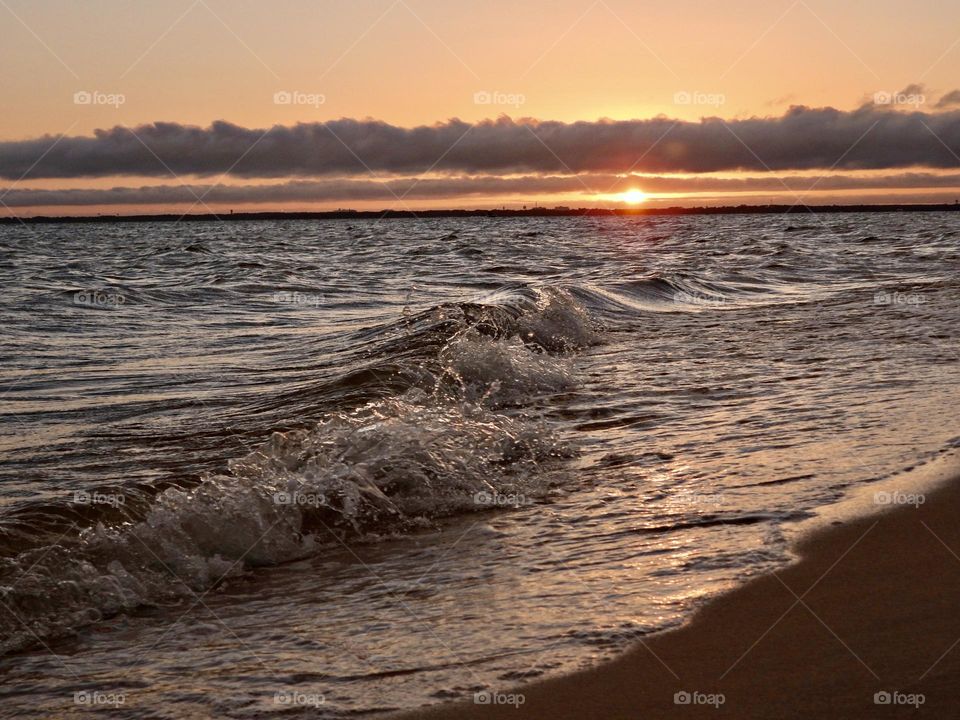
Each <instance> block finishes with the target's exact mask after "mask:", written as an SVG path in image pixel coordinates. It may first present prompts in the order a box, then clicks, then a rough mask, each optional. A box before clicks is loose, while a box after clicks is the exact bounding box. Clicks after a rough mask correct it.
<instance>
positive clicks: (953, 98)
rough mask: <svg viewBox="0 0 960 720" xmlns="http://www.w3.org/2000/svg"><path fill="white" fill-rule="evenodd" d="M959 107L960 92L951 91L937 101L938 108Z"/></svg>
mask: <svg viewBox="0 0 960 720" xmlns="http://www.w3.org/2000/svg"><path fill="white" fill-rule="evenodd" d="M956 105H960V90H951V91H950V92H948V93H947V94H946V95H944V96H943V97H942V98H940V99H939V100H938V101H937V107H938V108H946V107H954V106H956Z"/></svg>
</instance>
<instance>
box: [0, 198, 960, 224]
mask: <svg viewBox="0 0 960 720" xmlns="http://www.w3.org/2000/svg"><path fill="white" fill-rule="evenodd" d="M956 211H960V203H943V204H929V205H907V204H904V205H724V206H717V207H668V208H568V207H554V208H546V207H534V208H525V209H523V210H507V209H496V210H416V211H413V210H329V211H325V212H249V213H233V212H225V213H223V214H219V215H217V214H214V213H205V214H197V215H180V214H176V213H169V214H160V215H79V216H44V215H37V216H34V217H24V218H17V217H4V218H0V224H12V223H91V222H93V223H96V222H101V223H102V222H109V223H117V222H177V221H181V220H188V221H193V222H210V221H223V220H231V221H240V220H382V219H388V220H402V219H423V218H485V217H489V218H527V217H631V216H647V215H751V214H771V215H786V214H804V213H813V214H819V213H895V212H956Z"/></svg>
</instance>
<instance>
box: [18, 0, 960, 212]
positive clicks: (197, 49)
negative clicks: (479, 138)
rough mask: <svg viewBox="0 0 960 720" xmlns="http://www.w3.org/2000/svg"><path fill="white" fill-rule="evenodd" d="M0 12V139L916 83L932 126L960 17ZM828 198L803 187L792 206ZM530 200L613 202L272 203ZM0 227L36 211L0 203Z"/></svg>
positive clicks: (858, 7) (751, 101) (751, 100)
mask: <svg viewBox="0 0 960 720" xmlns="http://www.w3.org/2000/svg"><path fill="white" fill-rule="evenodd" d="M0 17H2V18H3V19H2V22H0V62H2V64H3V67H4V80H3V97H4V112H3V115H2V117H0V142H2V141H19V140H29V139H34V138H38V137H40V136H42V135H45V134H50V135H52V136H54V137H57V136H60V135H63V134H66V135H67V136H90V135H91V134H92V133H93V131H95V130H96V129H99V128H110V127H114V126H117V125H121V126H131V127H136V126H139V125H142V124H145V123H153V122H156V121H170V122H176V123H181V124H184V125H198V126H202V127H206V126H209V124H210V123H211V122H213V121H216V120H227V121H229V122H230V123H233V124H236V125H239V126H242V127H245V128H268V127H270V126H272V125H278V124H279V125H293V124H295V123H298V122H309V123H314V122H325V121H329V120H334V119H338V118H355V119H364V118H375V119H377V120H383V121H385V122H387V123H390V124H391V125H396V126H400V127H413V126H417V125H431V124H433V123H437V122H442V121H446V120H448V119H450V118H460V119H462V120H464V121H466V122H476V121H480V120H483V119H486V118H495V117H497V116H498V115H501V114H506V115H509V116H511V117H513V118H522V117H529V118H537V119H540V120H559V121H565V122H572V121H578V120H586V121H595V120H597V119H599V118H612V119H617V120H626V119H634V118H637V119H644V118H651V117H654V116H657V115H665V116H667V117H669V118H677V119H682V120H697V119H699V118H700V117H703V116H719V117H722V118H725V119H730V120H732V119H737V118H746V117H751V116H759V117H777V116H781V115H782V114H783V113H784V112H785V111H786V110H787V109H788V107H789V106H790V105H794V104H797V105H801V104H802V105H806V106H809V107H826V106H830V107H835V108H838V109H841V110H853V109H855V108H857V107H859V106H861V105H862V104H863V103H865V102H872V101H873V100H874V99H875V98H876V97H878V96H877V93H881V95H880V96H879V97H884V96H883V93H888V94H895V93H897V92H898V91H900V90H901V89H904V88H908V86H910V85H911V84H921V85H922V87H921V88H919V89H915V90H914V92H913V93H908V94H907V95H909V97H908V96H907V95H905V96H904V97H902V98H900V100H901V101H902V102H901V104H902V106H901V107H896V108H893V109H895V110H898V111H902V112H905V113H906V112H912V111H914V110H921V111H925V112H926V111H930V112H932V111H935V106H936V103H937V102H938V100H939V99H940V98H942V97H943V96H944V95H945V94H947V93H949V92H950V91H953V90H954V89H956V88H957V86H958V85H960V73H958V72H957V71H958V70H960V4H957V3H956V2H948V1H947V0H919V1H918V2H914V3H905V2H903V1H902V0H896V1H894V0H871V1H870V2H867V1H859V0H852V1H848V2H844V3H842V4H838V3H834V2H825V1H823V0H797V1H795V2H788V1H784V2H769V1H760V0H741V1H739V2H729V3H715V2H706V1H703V0H701V1H699V2H694V1H693V0H674V2H671V3H646V2H640V3H638V2H632V1H627V0H596V1H594V0H576V1H573V0H552V1H551V2H542V1H541V0H529V1H528V2H524V3H517V2H503V1H501V0H488V1H487V2H484V3H469V4H467V3H464V4H462V5H455V4H452V3H450V2H448V1H446V2H441V1H439V0H370V1H369V2H368V1H365V0H359V1H353V2H349V1H346V0H345V1H342V2H341V1H339V0H334V1H322V2H318V1H317V0H278V1H276V2H267V1H266V0H168V1H166V2H163V3H151V2H147V1H146V0H141V1H136V0H135V1H130V0H87V1H86V2H83V3H77V2H72V1H69V0H4V2H3V3H2V4H0ZM84 92H86V93H99V94H98V95H95V99H94V100H93V101H92V102H90V103H89V104H82V103H81V104H78V103H77V102H75V95H76V94H77V93H84ZM278 93H293V94H295V99H294V100H293V101H292V102H290V103H289V104H283V101H282V98H283V96H280V97H281V103H280V104H278V103H277V102H276V97H277V94H278ZM87 97H90V96H89V95H88V96H87ZM286 97H288V98H289V97H294V96H291V95H287V96H286ZM894 97H895V95H894ZM945 109H949V108H945ZM947 144H948V145H949V144H950V141H949V140H948V142H947ZM956 150H957V151H958V152H960V148H956ZM957 165H958V167H960V159H958V162H957ZM917 171H918V172H922V171H923V169H922V168H919V169H917ZM958 171H960V169H958ZM898 172H900V171H898ZM937 172H946V170H945V168H939V169H938V170H937ZM745 174H747V175H751V176H756V173H745ZM780 174H784V175H788V174H789V175H795V174H796V173H794V172H791V173H780ZM442 175H443V174H442V173H441V174H440V176H441V177H442ZM430 177H433V175H430ZM382 179H384V178H383V177H382V176H381V175H380V174H375V175H374V176H373V177H371V176H369V175H368V176H367V177H366V180H368V181H377V180H382ZM16 180H17V176H16V175H15V176H13V177H11V178H10V179H8V180H4V181H0V188H2V189H0V202H2V198H3V197H4V193H5V192H6V191H7V190H10V189H15V190H21V191H22V190H30V189H38V188H94V187H115V186H116V187H128V188H137V187H141V186H144V185H160V184H169V185H181V184H191V185H192V184H200V185H209V184H212V183H215V182H217V181H220V182H222V183H224V184H227V185H230V184H236V183H240V184H244V185H249V184H251V183H257V182H266V180H262V179H258V180H250V179H249V178H247V179H243V180H239V179H237V178H235V177H232V176H229V175H228V176H225V177H223V178H219V177H217V176H214V177H207V178H199V177H194V176H190V175H185V176H184V175H177V176H174V175H173V174H171V175H170V176H168V177H166V178H160V177H150V178H144V177H128V176H125V175H123V174H121V173H118V174H117V175H116V176H114V177H108V178H96V179H93V178H90V177H82V176H78V177H70V178H63V179H55V178H49V179H24V180H22V181H19V182H17V181H16ZM282 180H283V178H276V177H274V178H271V179H270V182H281V181H282ZM904 192H906V191H904ZM848 194H849V193H848V192H847V191H844V192H839V191H838V192H836V193H829V192H827V193H822V192H820V193H816V194H814V195H811V196H810V197H808V198H807V201H809V202H814V201H816V202H821V201H830V200H831V199H832V198H834V197H836V198H841V199H842V198H844V197H845V196H847V195H848ZM900 194H901V191H899V190H897V189H890V188H887V189H883V190H880V191H878V190H864V192H861V193H859V194H858V197H862V198H863V197H869V198H871V199H877V200H878V201H880V200H883V199H884V198H887V197H891V198H892V197H898V196H899V195H900ZM909 194H910V196H911V197H923V198H926V199H941V198H943V199H945V198H947V197H949V198H950V199H951V200H952V199H953V197H954V195H955V194H956V190H955V189H954V188H953V187H947V188H942V187H941V188H936V189H927V190H918V189H917V188H910V189H909ZM665 197H666V199H668V200H669V201H670V203H671V204H697V203H702V202H710V203H715V202H723V203H726V202H728V200H729V196H728V195H727V194H722V193H721V194H718V193H717V192H715V191H714V192H710V193H707V194H703V193H699V194H697V195H691V196H689V197H687V198H686V201H685V196H684V194H683V193H679V194H674V193H671V194H669V196H665ZM743 198H745V199H744V201H748V202H754V201H759V200H758V198H762V199H763V200H764V201H765V200H767V199H771V198H773V199H777V198H779V199H780V200H783V201H786V202H793V201H795V199H796V196H794V195H792V194H791V193H789V192H784V193H777V192H770V191H764V192H763V193H759V194H758V193H756V192H750V193H748V194H745V195H744V196H743ZM531 200H536V201H539V202H546V203H547V204H549V203H550V202H553V201H556V202H562V203H563V204H571V203H573V204H577V203H578V202H579V204H589V205H600V204H609V203H617V202H618V198H617V197H616V196H613V197H610V196H606V195H605V194H602V193H601V194H597V193H592V192H587V191H586V190H585V191H584V192H582V193H581V192H571V193H557V194H552V195H551V194H543V195H541V196H534V195H530V196H511V195H506V196H504V195H495V196H487V197H484V196H477V195H467V196H464V197H462V198H448V197H444V198H440V199H430V198H424V199H419V200H418V199H415V198H411V199H410V200H409V201H406V202H405V203H397V202H396V201H389V200H373V201H362V202H361V201H357V202H349V203H345V202H325V201H321V202H319V203H305V202H303V201H302V200H300V201H297V202H295V203H292V204H291V203H285V204H282V206H280V205H277V207H278V209H297V208H299V207H311V208H312V207H337V206H343V205H350V206H353V207H388V206H393V207H404V206H410V207H434V206H435V207H474V206H491V205H502V204H506V205H511V206H513V205H516V204H518V203H523V202H529V201H531ZM687 201H689V202H687ZM738 201H739V200H738ZM21 202H27V201H25V200H24V201H21ZM652 202H654V203H656V202H658V199H657V197H653V198H652ZM254 205H256V204H255V203H251V204H250V206H251V208H252V207H254ZM169 207H170V208H182V205H176V204H171V205H169ZM257 207H259V205H257ZM134 208H140V206H138V205H130V204H128V205H126V206H124V207H121V208H119V209H118V208H117V207H108V206H97V205H87V206H83V207H77V206H73V205H70V206H66V207H65V208H60V209H59V210H57V211H56V212H58V214H80V213H90V212H100V211H109V212H132V211H134ZM140 209H142V208H140ZM149 209H150V210H152V211H156V210H158V209H164V208H163V207H157V206H154V207H149ZM45 210H50V208H45ZM0 212H2V213H5V214H9V213H10V212H16V213H20V214H35V213H36V212H38V209H37V208H30V207H17V208H16V209H15V210H10V209H7V208H5V207H3V206H0Z"/></svg>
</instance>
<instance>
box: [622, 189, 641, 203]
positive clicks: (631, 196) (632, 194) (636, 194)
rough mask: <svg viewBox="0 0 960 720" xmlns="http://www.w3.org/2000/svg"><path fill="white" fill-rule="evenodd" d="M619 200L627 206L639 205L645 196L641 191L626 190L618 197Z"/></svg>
mask: <svg viewBox="0 0 960 720" xmlns="http://www.w3.org/2000/svg"><path fill="white" fill-rule="evenodd" d="M620 198H621V199H622V200H623V202H625V203H627V204H628V205H639V204H640V203H642V202H643V201H644V200H646V199H647V194H646V193H645V192H644V191H643V190H637V189H636V188H634V189H632V190H627V191H626V192H625V193H623V195H621V196H620Z"/></svg>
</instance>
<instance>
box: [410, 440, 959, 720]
mask: <svg viewBox="0 0 960 720" xmlns="http://www.w3.org/2000/svg"><path fill="white" fill-rule="evenodd" d="M931 465H932V467H928V468H925V469H921V471H920V472H915V473H913V474H912V476H904V477H902V478H900V480H902V483H901V484H899V485H898V484H897V479H895V480H894V482H893V483H892V484H891V483H884V484H883V486H882V487H880V486H877V487H873V488H869V493H867V492H864V493H863V494H862V497H859V498H853V499H852V500H850V501H848V502H847V503H845V506H846V507H845V508H844V510H845V512H846V513H847V514H848V515H849V514H850V513H857V512H858V510H859V512H860V516H859V517H854V518H853V519H847V520H839V519H833V520H827V521H825V522H824V523H822V524H824V525H826V527H823V528H820V529H819V530H817V531H814V532H811V533H809V534H807V535H805V536H804V538H803V539H802V540H801V541H800V542H799V543H798V546H797V554H798V556H799V560H798V562H796V563H794V564H792V565H790V566H789V567H786V568H784V569H783V570H781V571H778V572H776V573H773V574H770V575H766V576H763V577H760V578H757V579H754V580H752V581H751V582H749V583H748V584H746V585H744V586H742V587H740V588H738V589H736V590H733V591H732V592H730V593H728V594H725V595H723V596H721V597H719V598H717V599H715V600H713V601H712V602H709V603H708V604H706V605H705V606H704V607H703V608H702V609H701V610H700V611H699V612H698V613H697V614H696V615H695V616H694V617H693V619H692V620H691V621H690V622H689V623H687V624H685V625H684V626H682V627H681V628H678V629H676V630H673V631H669V632H664V633H660V634H657V635H653V636H650V637H648V638H647V639H646V640H644V641H643V642H641V643H639V644H638V645H636V646H635V647H634V648H633V649H632V650H630V651H629V652H628V653H626V654H624V655H623V656H621V657H620V658H618V659H617V660H615V661H613V662H610V663H608V664H605V665H602V666H600V667H597V668H595V669H591V670H589V671H585V672H582V673H577V674H574V675H570V676H567V677H562V678H558V679H553V680H548V681H544V682H541V683H537V684H534V685H530V686H527V687H523V688H509V687H504V688H502V689H500V690H499V691H498V692H499V697H497V698H496V700H497V701H498V702H499V703H500V704H486V705H484V704H475V703H468V704H459V705H448V706H443V707H438V708H433V709H431V710H428V711H420V712H417V713H413V714H408V715H405V716H404V717H408V718H434V719H436V720H441V719H443V718H458V719H459V718H519V717H523V718H578V719H582V718H604V719H606V720H613V719H617V718H624V719H626V718H630V719H632V720H635V719H636V718H668V717H669V718H672V717H681V718H682V717H730V718H827V717H829V718H884V717H905V716H908V715H909V716H915V715H918V714H919V715H922V716H925V717H937V718H945V717H955V716H956V715H955V708H956V698H957V692H958V689H960V680H958V678H960V649H958V648H957V646H958V645H960V613H957V611H956V610H957V607H958V606H960V524H958V523H957V522H956V513H957V508H958V506H960V473H958V472H957V463H956V458H955V457H952V458H951V457H945V458H943V459H942V460H941V461H939V462H936V463H932V464H931ZM924 476H925V478H924ZM947 477H950V478H952V479H949V480H947V479H946V478H947ZM918 479H924V480H925V481H926V482H930V481H932V480H939V481H940V482H938V483H937V484H936V486H935V489H934V490H932V491H928V492H926V493H925V494H922V487H923V486H922V485H919V486H918V485H917V482H918ZM918 487H920V488H921V489H920V490H918V489H915V488H918ZM911 488H914V489H911ZM878 492H880V493H883V492H886V493H887V495H885V496H881V497H882V498H883V499H886V500H889V501H890V504H889V505H887V506H886V509H884V510H882V511H881V512H879V513H878V512H872V513H869V514H868V513H867V512H866V511H867V510H869V509H870V507H871V506H873V507H874V508H876V507H878V506H877V505H876V503H875V498H874V495H875V494H876V493H878ZM918 493H919V494H918ZM858 505H859V507H858ZM518 694H521V695H522V704H519V703H518V702H517V701H518V700H519V699H520V698H519V697H517V695H518ZM511 695H512V696H514V697H512V698H511V697H510V696H511ZM511 700H512V701H513V704H508V703H509V702H510V701H511ZM684 701H686V702H684Z"/></svg>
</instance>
